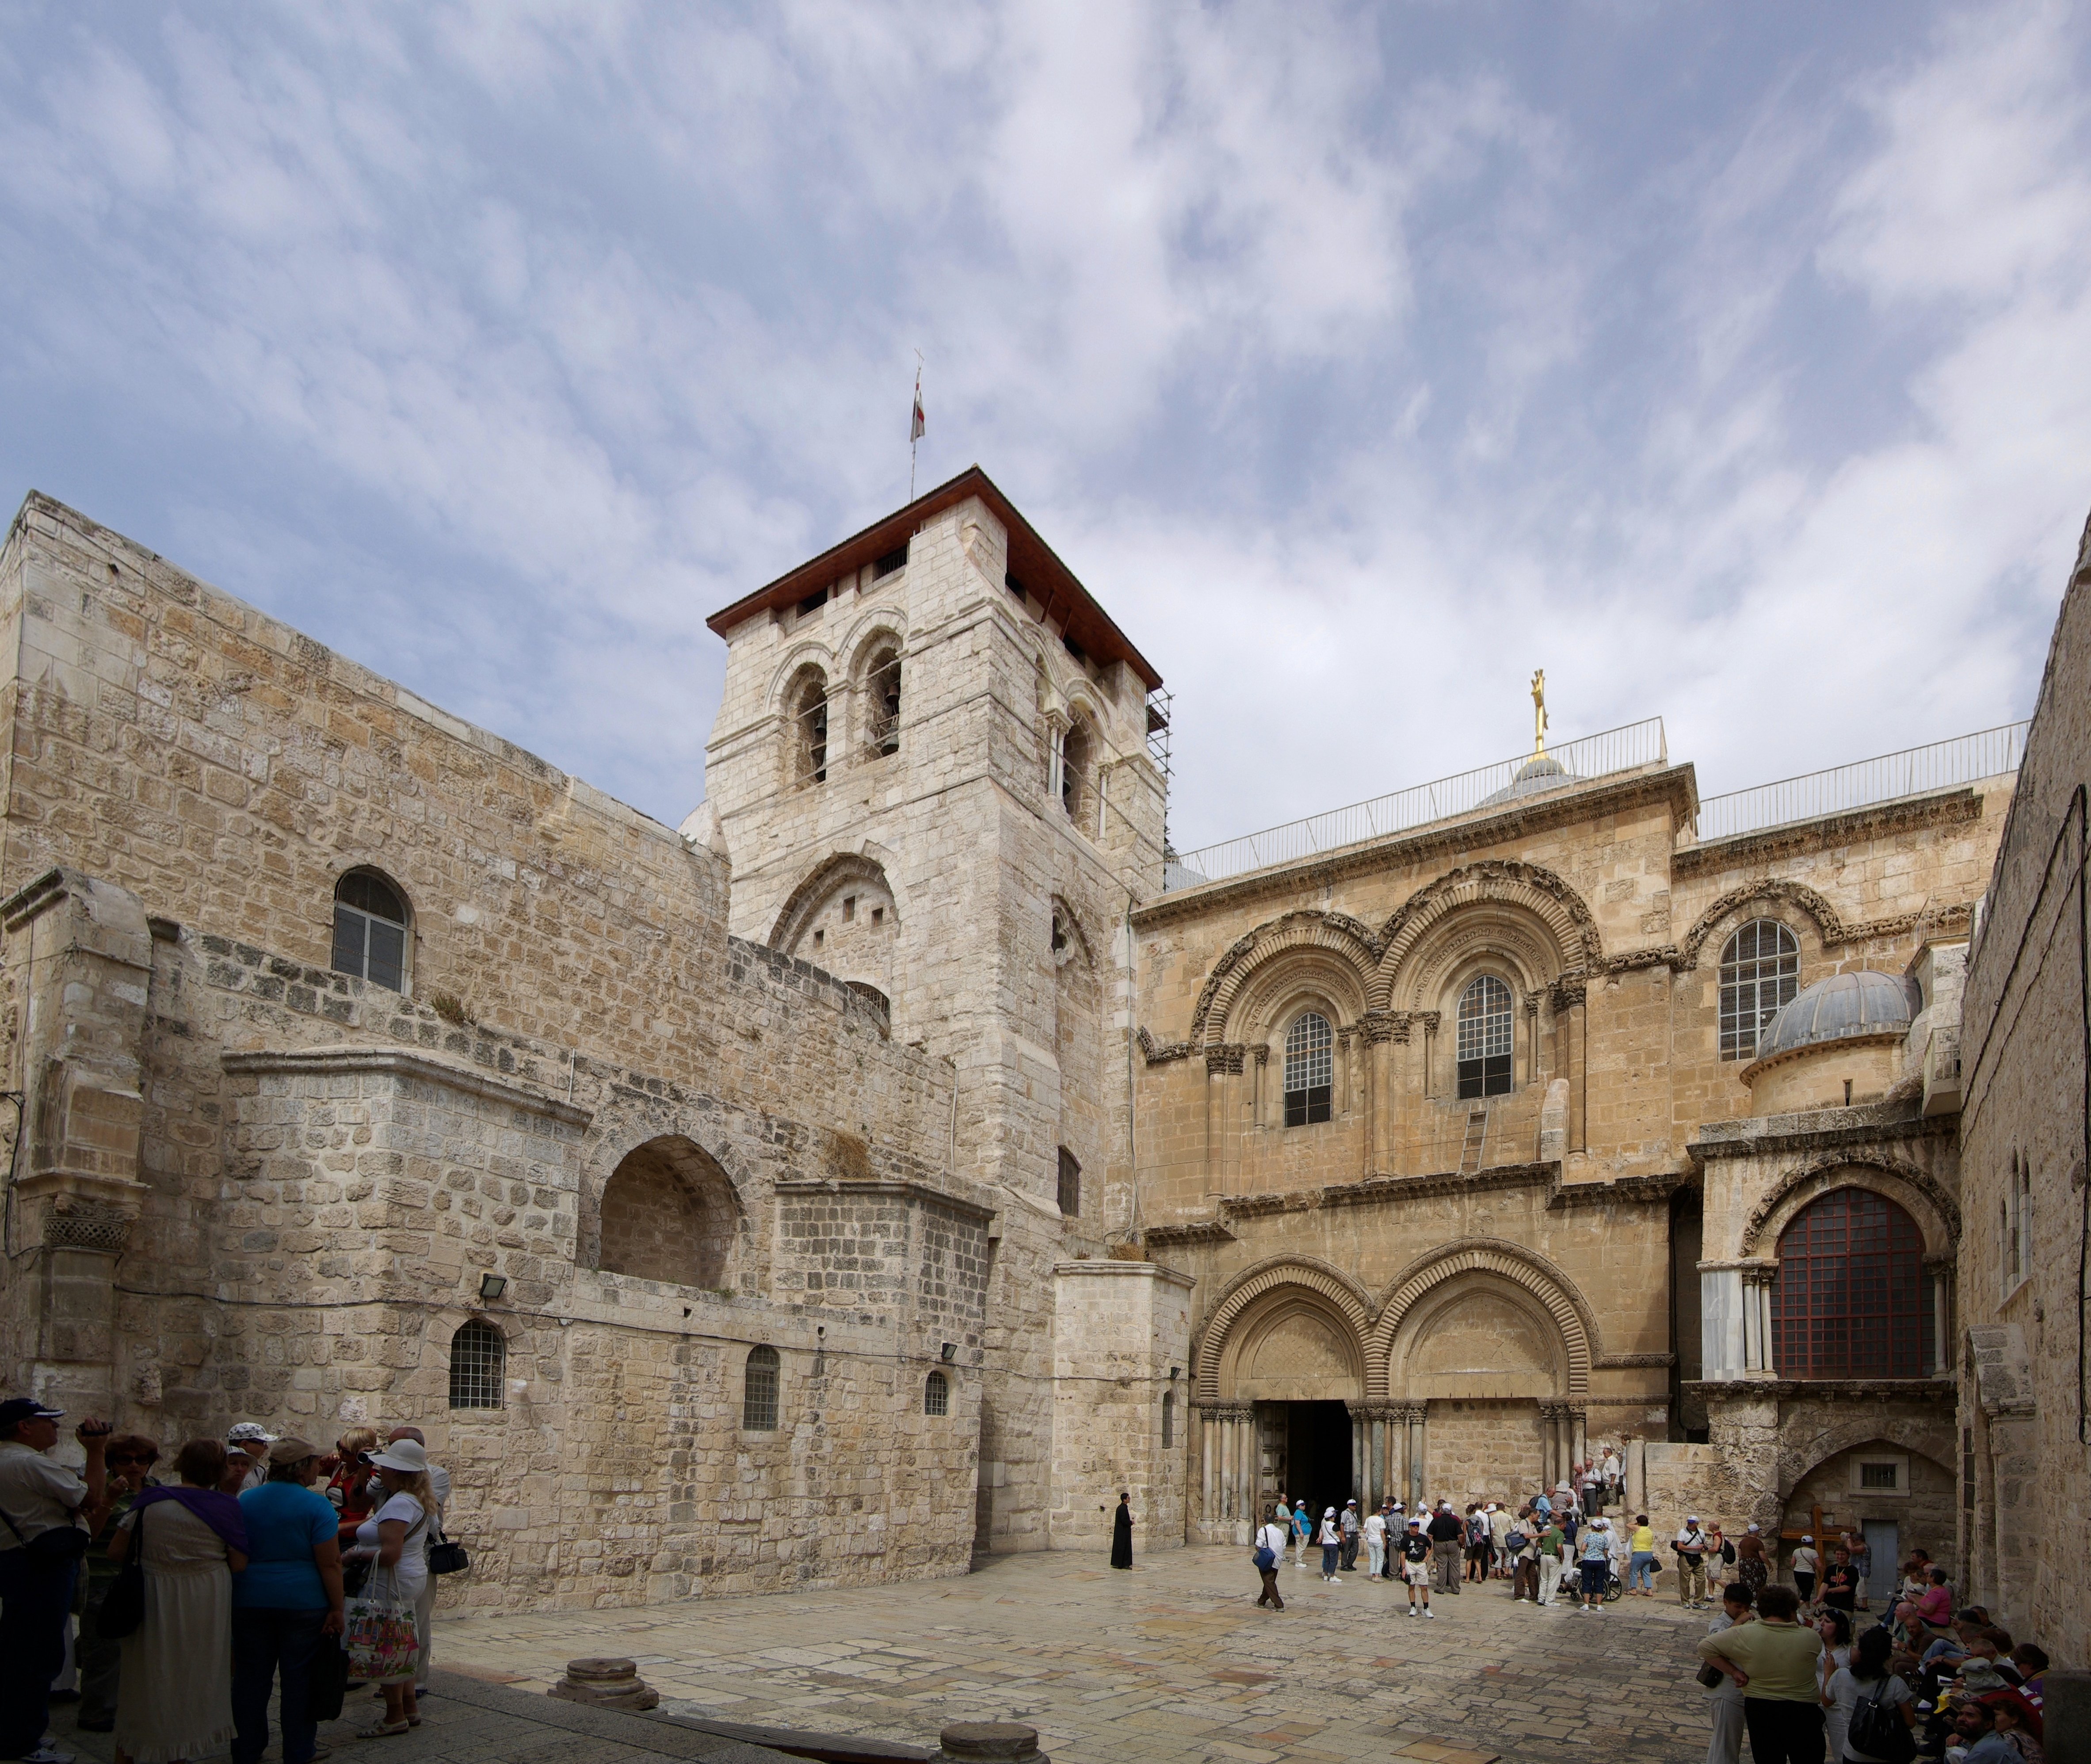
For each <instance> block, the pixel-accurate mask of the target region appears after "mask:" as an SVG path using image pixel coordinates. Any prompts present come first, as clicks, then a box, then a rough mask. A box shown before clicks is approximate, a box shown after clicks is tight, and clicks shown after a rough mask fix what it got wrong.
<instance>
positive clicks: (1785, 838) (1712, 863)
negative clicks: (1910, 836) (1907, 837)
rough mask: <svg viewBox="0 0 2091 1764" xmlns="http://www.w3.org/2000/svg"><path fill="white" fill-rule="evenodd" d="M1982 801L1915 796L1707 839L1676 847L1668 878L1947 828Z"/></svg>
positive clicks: (1971, 817) (1970, 794) (1974, 814)
mask: <svg viewBox="0 0 2091 1764" xmlns="http://www.w3.org/2000/svg"><path fill="white" fill-rule="evenodd" d="M1981 813H1982V799H1981V797H1979V796H1977V795H1976V794H1975V792H1974V791H1972V789H1969V788H1968V787H1965V786H1964V787H1961V788H1960V789H1957V790H1949V791H1940V792H1938V794H1936V795H1934V796H1918V797H1915V798H1912V799H1908V800H1903V801H1901V802H1883V803H1876V804H1873V805H1872V806H1871V807H1869V808H1865V809H1848V810H1847V811H1845V812H1844V813H1841V814H1832V815H1822V816H1820V817H1817V818H1816V819H1814V820H1812V821H1800V822H1792V823H1790V824H1789V825H1787V826H1783V827H1767V828H1766V829H1765V830H1763V831H1762V832H1757V833H1738V834H1735V835H1732V836H1731V837H1730V838H1727V839H1709V840H1708V841H1707V842H1706V843H1705V844H1703V845H1681V846H1679V847H1678V848H1677V849H1676V850H1675V852H1672V853H1671V858H1670V873H1671V875H1673V876H1694V875H1698V874H1700V873H1703V872H1704V871H1706V870H1709V869H1727V867H1728V866H1729V865H1733V864H1748V863H1755V862H1761V861H1762V860H1765V859H1766V858H1771V857H1784V856H1791V854H1793V853H1794V852H1808V851H1821V850H1822V849H1823V848H1825V847H1828V846H1833V845H1846V844H1849V843H1852V841H1853V840H1855V839H1878V838H1880V837H1881V836H1882V835H1885V834H1891V833H1901V832H1904V831H1906V830H1909V829H1912V828H1915V827H1932V826H1955V825H1956V824H1958V823H1960V822H1966V821H1975V820H1979V819H1980V818H1981Z"/></svg>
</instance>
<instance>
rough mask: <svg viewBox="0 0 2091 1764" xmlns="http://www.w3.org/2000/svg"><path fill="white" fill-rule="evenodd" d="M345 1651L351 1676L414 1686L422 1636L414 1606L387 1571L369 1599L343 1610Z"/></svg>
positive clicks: (362, 1680)
mask: <svg viewBox="0 0 2091 1764" xmlns="http://www.w3.org/2000/svg"><path fill="white" fill-rule="evenodd" d="M342 1615H343V1623H342V1632H341V1640H342V1648H343V1652H344V1653H345V1654H347V1658H348V1676H350V1677H351V1678H353V1679H356V1680H359V1681H360V1683H363V1684H408V1683H411V1682H412V1680H413V1676H414V1669H415V1667H416V1666H418V1665H419V1664H420V1657H421V1642H420V1637H419V1636H418V1635H417V1634H416V1632H415V1629H414V1607H412V1605H409V1604H407V1603H405V1602H403V1600H402V1599H401V1598H399V1586H398V1583H397V1581H395V1580H394V1577H393V1576H392V1575H391V1573H390V1572H386V1575H385V1576H384V1578H383V1580H382V1581H380V1582H379V1583H378V1585H377V1588H376V1589H374V1590H373V1591H372V1592H371V1593H370V1594H369V1595H368V1596H366V1597H364V1598H351V1599H350V1600H349V1601H348V1602H347V1605H346V1606H344V1607H343V1613H342Z"/></svg>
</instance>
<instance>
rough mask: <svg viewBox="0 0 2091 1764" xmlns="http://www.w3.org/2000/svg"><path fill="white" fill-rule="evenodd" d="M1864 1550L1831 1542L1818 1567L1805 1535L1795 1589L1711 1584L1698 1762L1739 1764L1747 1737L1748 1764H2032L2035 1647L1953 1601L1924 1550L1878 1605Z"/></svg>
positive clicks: (2037, 1726) (2038, 1703)
mask: <svg viewBox="0 0 2091 1764" xmlns="http://www.w3.org/2000/svg"><path fill="white" fill-rule="evenodd" d="M1752 1529H1753V1530H1754V1529H1755V1528H1752ZM1863 1549H1864V1546H1863V1543H1862V1542H1861V1541H1860V1540H1859V1539H1856V1538H1850V1537H1847V1538H1842V1539H1840V1540H1839V1542H1838V1543H1836V1544H1835V1545H1834V1546H1831V1547H1830V1551H1829V1555H1830V1559H1829V1561H1828V1562H1827V1563H1824V1562H1823V1559H1822V1551H1819V1550H1818V1549H1817V1547H1816V1540H1815V1539H1814V1538H1812V1537H1808V1536H1804V1537H1803V1538H1801V1540H1800V1544H1799V1545H1798V1546H1796V1549H1795V1551H1794V1552H1793V1555H1792V1556H1791V1559H1790V1565H1791V1570H1792V1574H1793V1581H1794V1584H1793V1585H1791V1586H1787V1585H1783V1584H1778V1583H1768V1581H1767V1580H1766V1578H1765V1576H1764V1575H1763V1574H1757V1575H1755V1576H1753V1577H1752V1578H1751V1579H1748V1580H1745V1579H1743V1578H1741V1577H1740V1576H1739V1577H1738V1578H1736V1579H1735V1580H1734V1581H1730V1582H1729V1583H1728V1584H1727V1585H1724V1586H1722V1587H1721V1588H1720V1589H1719V1598H1720V1602H1721V1607H1722V1609H1721V1614H1720V1615H1718V1616H1717V1617H1716V1618H1714V1620H1713V1621H1712V1623H1711V1624H1709V1626H1708V1629H1707V1634H1706V1637H1705V1640H1704V1641H1701V1643H1700V1644H1699V1653H1700V1655H1701V1658H1702V1660H1703V1661H1704V1662H1705V1664H1704V1665H1703V1666H1702V1667H1701V1671H1700V1680H1701V1683H1703V1684H1705V1685H1706V1686H1707V1687H1708V1689H1709V1691H1710V1693H1711V1701H1712V1704H1713V1714H1714V1736H1713V1740H1712V1743H1711V1745H1709V1748H1708V1750H1707V1753H1706V1757H1707V1764H1738V1761H1739V1760H1740V1758H1741V1756H1742V1744H1743V1740H1744V1736H1746V1735H1747V1736H1748V1740H1749V1743H1750V1757H1751V1758H1752V1760H1753V1764H1788V1761H1791V1764H1823V1761H1824V1760H1825V1759H1827V1760H1828V1761H1829V1764H1905V1761H1907V1760H1909V1759H1912V1758H1938V1759H1940V1760H1942V1764H2042V1752H2041V1745H2042V1741H2043V1739H2044V1737H2045V1736H2044V1730H2043V1727H2042V1719H2041V1711H2042V1706H2043V1700H2044V1699H2043V1695H2042V1692H2043V1687H2044V1685H2045V1683H2046V1676H2047V1664H2048V1663H2047V1654H2046V1651H2045V1650H2043V1649H2041V1647H2040V1646H2039V1645H2037V1643H2035V1642H2032V1641H2016V1640H2015V1639H2014V1638H2013V1637H2012V1636H2011V1633H2010V1632H2008V1631H2007V1630H2005V1629H2003V1628H2000V1627H1999V1626H1998V1625H1997V1624H1994V1623H1992V1622H1991V1621H1990V1613H1989V1611H1987V1610H1985V1609H1984V1608H1983V1607H1981V1606H1979V1605H1968V1606H1961V1605H1960V1604H1958V1603H1957V1602H1956V1600H1955V1588H1954V1585H1953V1582H1952V1579H1951V1576H1950V1575H1949V1574H1948V1573H1947V1570H1946V1569H1945V1568H1942V1567H1941V1566H1940V1565H1939V1564H1938V1563H1935V1562H1934V1561H1933V1560H1932V1559H1931V1558H1930V1557H1929V1555H1927V1554H1926V1553H1925V1551H1921V1550H1919V1551H1916V1552H1915V1553H1914V1554H1912V1556H1911V1558H1910V1559H1909V1560H1908V1562H1906V1563H1903V1566H1902V1568H1901V1571H1900V1573H1899V1575H1895V1574H1893V1573H1891V1575H1890V1576H1889V1580H1890V1581H1891V1583H1892V1584H1891V1585H1887V1586H1885V1587H1882V1589H1881V1590H1882V1594H1883V1596H1882V1598H1881V1600H1880V1601H1879V1603H1878V1607H1875V1605H1874V1603H1873V1601H1872V1600H1871V1599H1870V1598H1869V1596H1868V1594H1869V1579H1868V1574H1867V1573H1861V1572H1859V1571H1858V1569H1859V1565H1860V1564H1864V1565H1865V1568H1867V1570H1868V1573H1869V1572H1870V1568H1871V1564H1870V1563H1869V1562H1867V1560H1866V1558H1865V1555H1864V1554H1863Z"/></svg>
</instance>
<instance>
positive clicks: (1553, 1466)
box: [1539, 1403, 1561, 1490]
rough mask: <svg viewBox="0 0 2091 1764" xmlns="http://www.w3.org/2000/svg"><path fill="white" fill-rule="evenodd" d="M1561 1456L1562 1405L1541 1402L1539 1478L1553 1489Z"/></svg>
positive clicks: (1542, 1483) (1544, 1485)
mask: <svg viewBox="0 0 2091 1764" xmlns="http://www.w3.org/2000/svg"><path fill="white" fill-rule="evenodd" d="M1560 1458H1561V1405H1560V1404H1558V1403H1541V1404H1540V1405H1539V1479H1540V1482H1541V1486H1543V1487H1545V1488H1546V1489H1548V1490H1551V1489H1552V1488H1553V1486H1554V1482H1555V1481H1556V1480H1557V1479H1558V1477H1559V1475H1560V1469H1559V1464H1560Z"/></svg>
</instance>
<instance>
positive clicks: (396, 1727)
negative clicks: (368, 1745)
mask: <svg viewBox="0 0 2091 1764" xmlns="http://www.w3.org/2000/svg"><path fill="white" fill-rule="evenodd" d="M413 1725H414V1723H412V1722H411V1721H401V1722H397V1723H393V1724H391V1725H390V1726H388V1725H387V1724H386V1723H384V1722H382V1721H380V1722H377V1723H375V1724H374V1725H373V1726H370V1727H358V1728H357V1729H356V1738H357V1739H359V1740H389V1739H390V1738H391V1737H392V1736H393V1735H394V1734H395V1733H405V1732H408V1731H409V1730H410V1729H411V1728H412V1727H413Z"/></svg>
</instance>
